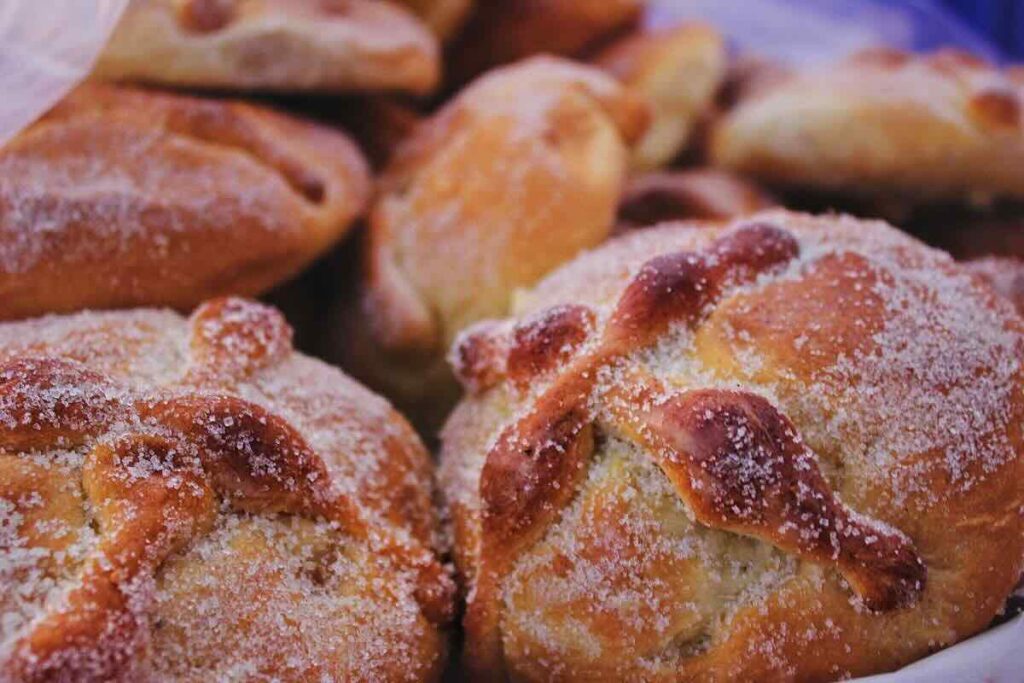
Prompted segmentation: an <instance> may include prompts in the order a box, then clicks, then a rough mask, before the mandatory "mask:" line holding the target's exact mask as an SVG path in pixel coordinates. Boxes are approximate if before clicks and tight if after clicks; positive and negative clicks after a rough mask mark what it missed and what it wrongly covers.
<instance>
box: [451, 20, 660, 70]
mask: <svg viewBox="0 0 1024 683" xmlns="http://www.w3.org/2000/svg"><path fill="white" fill-rule="evenodd" d="M646 4H647V0H485V1H484V2H480V3H478V4H477V7H476V9H475V10H474V11H473V12H472V13H471V14H470V18H469V21H468V22H467V23H466V26H465V28H464V30H463V31H461V32H460V34H459V36H458V37H457V39H456V40H455V41H454V42H453V43H452V46H451V48H450V49H449V51H448V59H447V63H448V67H447V72H446V77H447V78H448V79H449V80H450V81H451V82H452V83H453V84H455V85H458V84H461V83H466V82H468V81H469V80H471V79H473V78H474V77H476V76H477V75H479V74H481V73H483V72H484V71H486V70H488V69H490V68H492V67H495V66H499V65H501V64H507V63H509V62H515V61H517V60H520V59H523V58H525V57H530V56H532V55H538V54H552V55H562V56H565V57H575V56H579V55H580V54H581V53H583V52H584V51H585V50H588V49H591V48H595V47H597V46H598V45H599V44H600V42H601V41H603V40H605V39H608V38H609V37H611V36H614V35H615V34H616V33H617V32H618V31H622V30H624V29H627V28H629V27H631V26H633V25H635V24H636V23H637V20H638V19H639V18H640V15H641V13H642V11H643V9H644V7H645V6H646Z"/></svg>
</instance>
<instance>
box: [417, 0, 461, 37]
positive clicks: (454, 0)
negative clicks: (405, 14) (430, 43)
mask: <svg viewBox="0 0 1024 683" xmlns="http://www.w3.org/2000/svg"><path fill="white" fill-rule="evenodd" d="M399 1H400V2H401V3H402V4H403V5H405V6H407V7H408V8H409V9H411V10H412V11H414V12H415V13H416V14H417V15H419V16H420V17H421V18H422V19H423V21H424V22H426V24H427V26H429V27H430V28H431V29H433V30H434V32H435V33H436V34H437V35H438V36H439V37H441V38H451V37H452V36H453V35H454V34H455V32H456V31H457V30H458V29H459V28H461V27H462V23H463V21H465V19H466V15H467V14H468V13H469V11H470V10H471V9H472V8H473V5H474V3H473V0H399Z"/></svg>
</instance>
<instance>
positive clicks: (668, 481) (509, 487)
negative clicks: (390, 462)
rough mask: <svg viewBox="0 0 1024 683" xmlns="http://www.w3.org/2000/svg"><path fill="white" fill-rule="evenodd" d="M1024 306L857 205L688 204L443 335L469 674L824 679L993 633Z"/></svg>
mask: <svg viewBox="0 0 1024 683" xmlns="http://www.w3.org/2000/svg"><path fill="white" fill-rule="evenodd" d="M1022 326H1024V323H1022V322H1021V320H1020V319H1019V318H1018V317H1017V316H1016V315H1015V314H1014V313H1013V311H1012V309H1011V307H1010V305H1009V303H1008V302H1006V301H1003V300H1002V299H1000V298H999V297H998V296H997V295H996V294H995V293H994V292H993V291H992V290H990V289H989V288H988V287H986V286H985V285H984V284H982V283H981V282H979V281H977V280H976V279H974V278H973V277H972V276H971V275H970V274H969V273H968V272H966V271H965V270H963V269H962V268H961V267H960V266H959V265H957V264H956V263H955V262H953V261H952V260H951V259H950V257H949V256H948V255H946V254H944V253H942V252H939V251H937V250H932V249H929V248H927V247H925V246H923V245H922V244H921V243H919V242H917V241H915V240H913V239H912V238H910V237H908V236H906V235H904V234H902V233H900V232H899V231H897V230H895V229H893V228H891V227H890V226H888V225H886V224H884V223H881V222H869V221H860V220H856V219H853V218H849V217H842V216H823V217H814V216H810V215H804V214H795V213H788V212H784V211H770V212H762V213H759V214H755V215H753V216H751V217H748V218H743V219H738V220H736V221H733V222H732V223H730V224H726V225H723V226H721V227H709V226H707V225H702V226H700V227H699V228H692V227H690V226H688V225H687V224H685V223H670V224H665V225H663V226H660V227H654V228H650V229H648V230H645V231H640V232H636V233H630V234H627V235H625V236H623V237H620V238H618V239H616V240H613V241H612V242H610V243H608V244H607V245H605V246H603V247H602V248H600V249H598V250H596V251H594V252H591V253H589V254H586V255H584V256H581V257H579V258H577V259H576V260H574V261H572V262H571V263H570V264H568V265H566V266H564V267H562V268H561V269H559V270H558V271H556V272H555V273H553V274H552V275H550V276H549V277H548V278H546V279H545V280H544V281H542V282H541V283H540V284H539V285H537V286H536V287H535V288H534V289H533V290H532V291H531V292H528V293H526V294H525V295H524V296H522V297H521V298H520V299H519V302H518V306H517V308H516V315H515V317H513V318H512V319H509V320H505V321H494V322H488V323H480V324H478V325H477V326H475V327H472V328H470V329H468V330H466V331H465V332H464V333H463V334H462V335H461V336H460V339H459V340H458V341H457V343H456V345H455V347H454V349H453V352H452V359H453V364H454V366H455V368H456V371H457V374H458V375H459V376H460V378H461V380H462V382H463V383H464V385H465V386H466V387H467V389H468V392H469V394H468V396H467V397H466V398H465V399H464V401H463V402H462V403H461V404H460V406H459V407H458V408H457V409H456V411H455V413H454V414H453V416H452V417H451V419H450V420H449V422H448V424H447V426H446V428H445V430H444V432H443V450H442V466H441V467H442V469H441V480H442V486H443V489H444V491H445V493H446V496H447V500H448V505H449V506H450V511H451V516H452V520H453V524H454V531H455V548H456V560H457V565H458V568H459V570H460V573H461V575H462V577H463V579H464V580H465V581H466V583H467V592H468V596H469V598H468V606H467V612H466V616H465V622H464V623H465V627H466V638H467V640H466V661H467V664H468V666H469V668H470V670H471V671H472V672H474V673H476V674H477V675H478V676H480V677H481V680H493V679H494V678H495V677H499V676H502V675H508V676H510V677H511V678H513V679H515V680H553V679H554V680H565V681H569V680H581V681H582V680H613V679H614V680H645V681H655V680H708V681H732V680H737V681H753V680H757V681H762V680H799V681H831V680H836V679H839V678H843V677H849V676H858V675H864V674H868V673H873V672H879V671H886V670H891V669H894V668H897V667H899V666H901V665H903V664H905V663H907V662H910V661H912V660H914V659H917V658H919V657H922V656H924V655H926V654H928V653H929V652H931V651H933V650H935V649H937V648H940V647H942V646H945V645H948V644H950V643H953V642H956V641H958V640H960V639H962V638H965V637H967V636H970V635H972V634H974V633H976V632H978V631H979V630H981V629H983V628H985V626H986V625H987V624H988V623H989V622H990V620H991V619H992V617H993V616H994V615H995V614H996V613H997V612H998V611H999V610H1000V609H1001V607H1002V606H1003V604H1004V601H1005V599H1006V597H1007V595H1008V594H1009V592H1010V591H1011V589H1012V587H1013V585H1014V584H1015V583H1016V581H1017V579H1018V578H1019V576H1020V571H1021V563H1022V559H1021V558H1022V556H1024V533H1022V532H1024V529H1022V519H1021V515H1020V510H1021V509H1022V508H1021V506H1022V503H1024V459H1022V457H1021V452H1022V449H1024V436H1022V433H1021V425H1022V424H1024V423H1022V418H1024V395H1022V392H1021V383H1022V369H1021V359H1022V358H1024V337H1022V335H1021V332H1022V331H1024V330H1022ZM485 677H486V678H485Z"/></svg>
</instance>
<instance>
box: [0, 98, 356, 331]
mask: <svg viewBox="0 0 1024 683" xmlns="http://www.w3.org/2000/svg"><path fill="white" fill-rule="evenodd" d="M369 194H370V178H369V173H368V169H367V165H366V162H365V160H364V159H363V158H362V156H361V154H360V153H359V151H358V149H357V148H356V146H355V145H354V144H353V143H352V142H351V141H350V140H349V139H348V138H347V137H346V136H345V135H343V134H341V133H339V132H336V131H333V130H330V129H327V128H324V127H321V126H317V125H314V124H311V123H306V122H303V121H300V120H298V119H293V118H290V117H287V116H284V115H282V114H278V113H276V112H273V111H271V110H269V109H265V108H260V107H255V106H250V105H247V104H242V103H237V102H230V101H221V100H203V99H197V98H193V97H187V96H183V95H173V94H159V93H154V92H148V91H143V90H134V89H130V88H123V87H118V86H109V85H87V86H82V87H81V88H79V89H78V90H76V91H75V92H73V93H72V94H71V95H70V96H68V97H67V98H66V99H65V100H64V101H62V102H61V103H60V104H58V105H57V107H56V108H54V109H53V110H52V111H51V112H50V113H49V114H47V115H46V116H45V117H43V118H42V119H41V120H40V121H38V122H37V123H35V124H33V125H32V126H31V127H29V128H28V129H27V130H25V131H24V132H22V133H21V134H20V135H19V136H18V137H16V138H15V139H14V140H12V141H10V142H9V143H8V144H6V145H5V146H4V147H3V149H2V150H0V320H4V319H12V318H18V317H27V316H32V315H39V314H43V313H55V312H69V311H74V310H79V309H82V308H114V307H130V306H137V305H166V306H173V307H175V308H180V309H190V308H192V307H194V306H196V305H197V304H199V303H200V302H202V301H203V300H205V299H207V298H210V297H212V296H218V295H221V294H246V295H249V294H257V293H260V292H262V291H264V290H266V289H268V288H270V287H272V286H273V285H275V284H277V283H279V282H281V281H282V280H284V279H286V278H288V277H290V276H291V275H293V274H295V273H296V272H297V271H298V270H300V269H301V268H302V267H303V266H305V265H306V264H308V263H309V262H310V261H312V260H313V259H314V258H315V257H316V256H318V255H319V254H321V253H322V252H324V251H325V250H326V249H327V248H329V247H330V246H331V245H333V244H334V243H335V242H336V241H337V240H338V239H339V238H340V237H342V236H343V235H344V234H345V233H346V232H347V230H348V228H349V226H350V225H351V223H352V221H353V219H354V218H355V217H356V216H357V215H359V214H360V213H361V212H362V211H363V208H364V206H365V204H366V202H367V200H368V199H369Z"/></svg>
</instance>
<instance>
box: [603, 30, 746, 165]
mask: <svg viewBox="0 0 1024 683" xmlns="http://www.w3.org/2000/svg"><path fill="white" fill-rule="evenodd" d="M594 64H596V65H597V66H599V67H601V68H603V69H605V70H606V71H608V72H609V73H610V74H612V75H613V76H615V77H616V78H618V79H619V80H620V81H622V83H623V84H624V85H626V86H628V87H630V88H632V89H633V90H634V91H635V92H637V94H639V95H642V96H644V97H645V98H646V99H647V101H648V103H649V104H650V105H651V114H652V115H651V125H650V127H649V128H648V130H647V133H646V134H645V135H644V137H643V139H641V140H640V142H639V143H638V144H637V146H636V149H635V150H634V151H633V166H634V167H635V168H637V169H639V170H650V169H654V168H658V167H661V166H664V165H666V164H668V163H669V162H671V161H672V160H673V159H675V158H676V157H677V156H679V153H680V152H682V151H683V149H684V148H685V147H686V145H687V143H688V142H690V141H691V140H692V137H693V133H694V129H695V128H696V126H697V123H698V122H699V121H700V120H701V119H702V118H703V117H704V116H705V115H707V114H708V113H710V112H711V110H712V108H713V106H714V103H715V96H716V95H717V93H718V91H719V89H720V88H721V86H722V84H723V83H724V82H725V77H726V73H727V65H728V59H727V54H726V49H725V41H724V40H723V39H722V36H721V35H720V34H719V33H718V31H716V30H715V29H713V28H712V27H710V26H706V25H703V24H680V25H678V26H671V27H667V28H663V29H645V30H640V31H637V32H636V33H634V34H631V35H628V36H626V37H624V38H622V39H620V40H618V41H616V42H614V43H612V44H611V45H610V46H608V47H607V48H606V49H604V50H602V51H601V52H600V53H599V54H598V55H597V57H596V58H595V59H594Z"/></svg>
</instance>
